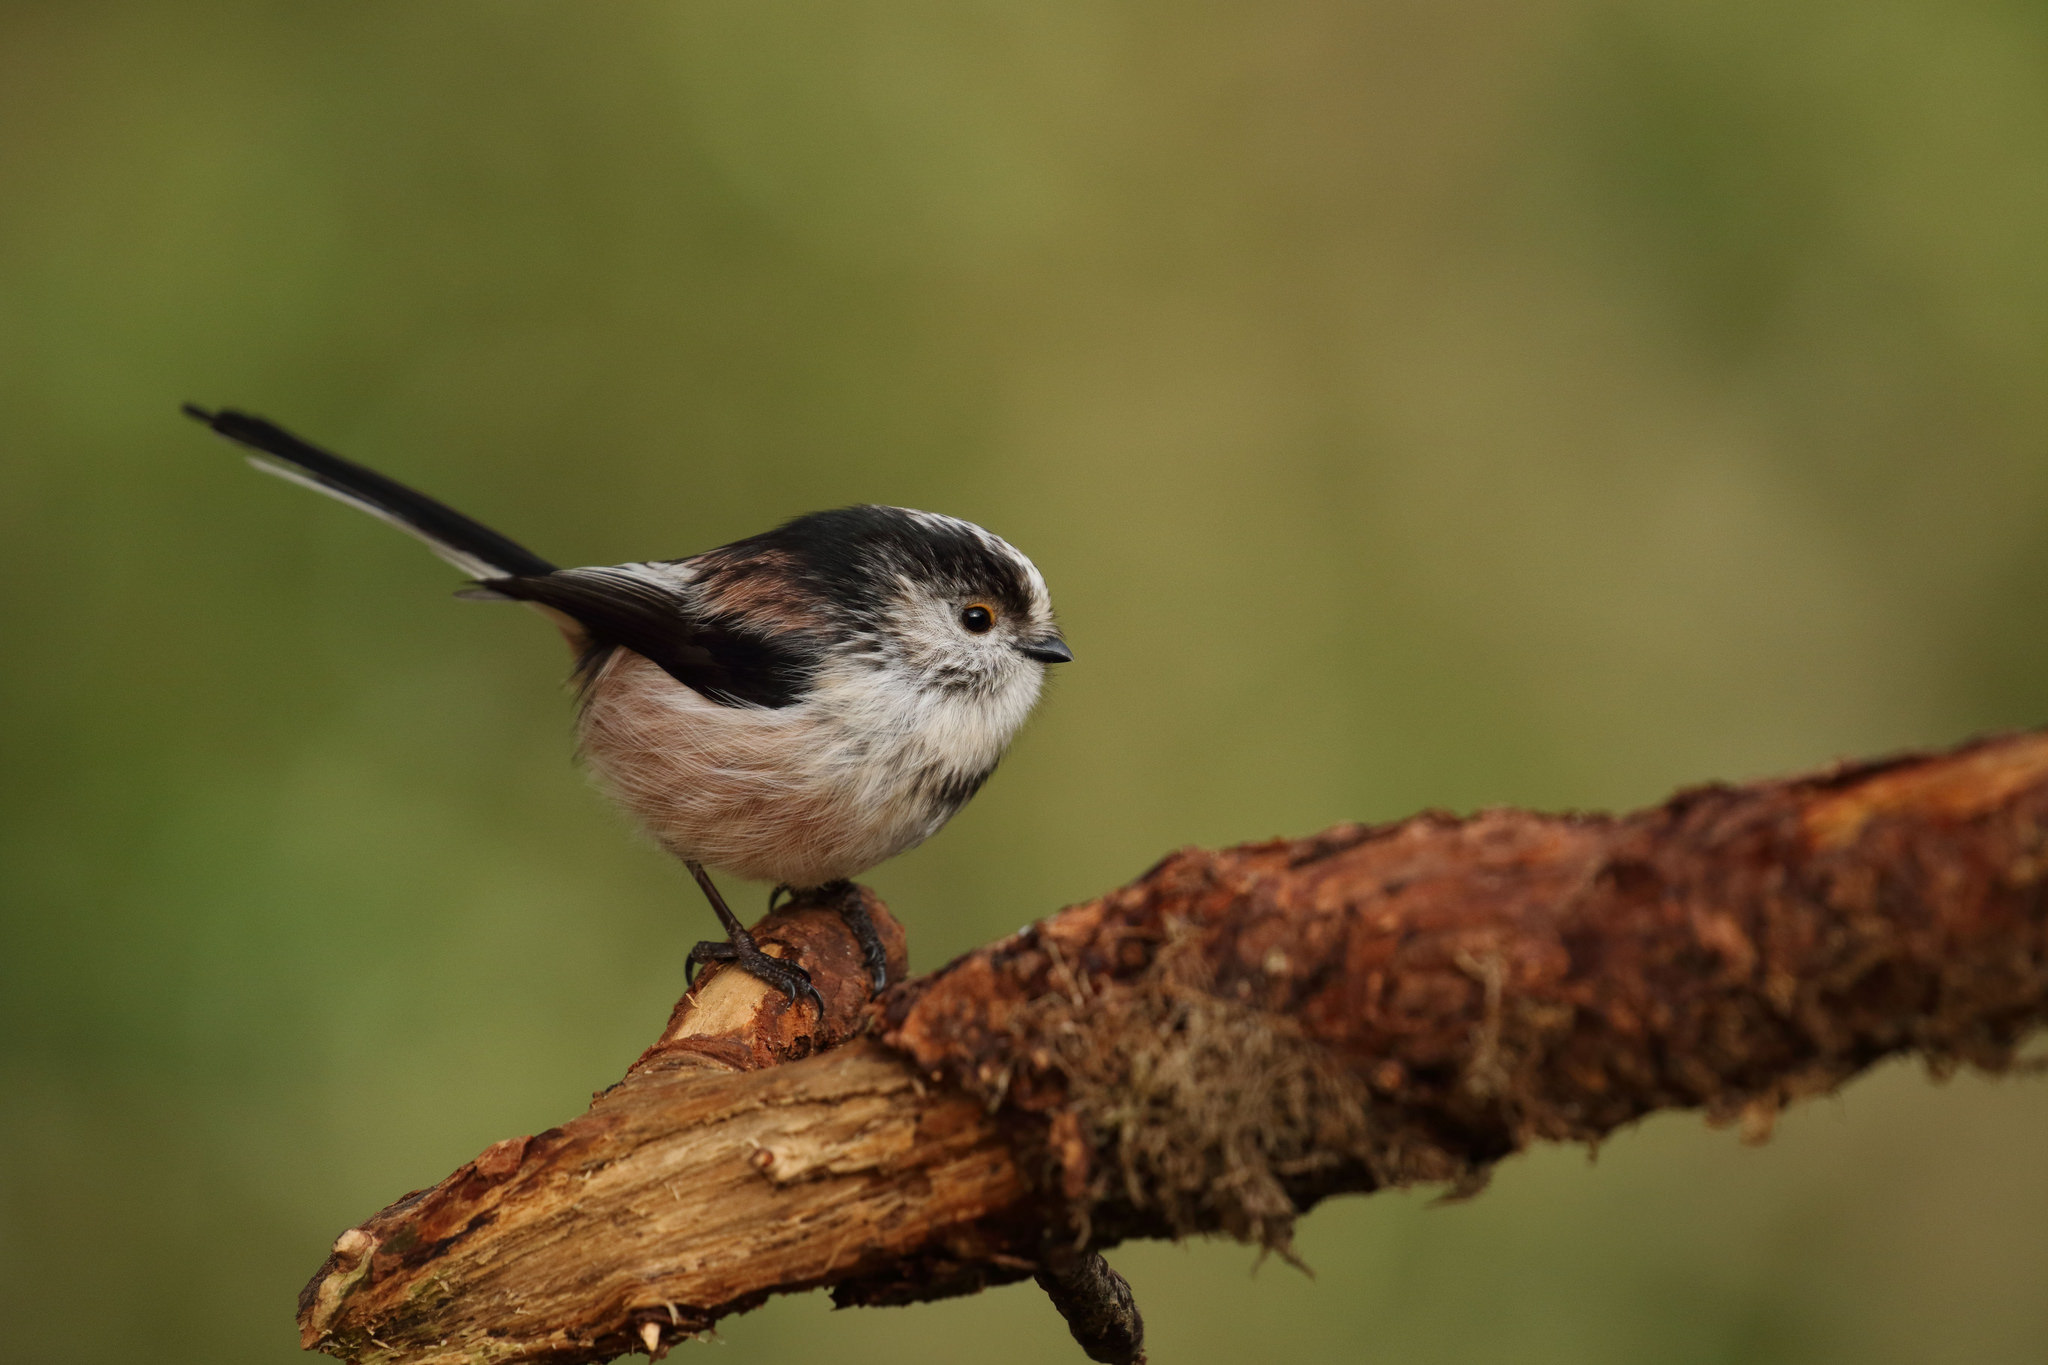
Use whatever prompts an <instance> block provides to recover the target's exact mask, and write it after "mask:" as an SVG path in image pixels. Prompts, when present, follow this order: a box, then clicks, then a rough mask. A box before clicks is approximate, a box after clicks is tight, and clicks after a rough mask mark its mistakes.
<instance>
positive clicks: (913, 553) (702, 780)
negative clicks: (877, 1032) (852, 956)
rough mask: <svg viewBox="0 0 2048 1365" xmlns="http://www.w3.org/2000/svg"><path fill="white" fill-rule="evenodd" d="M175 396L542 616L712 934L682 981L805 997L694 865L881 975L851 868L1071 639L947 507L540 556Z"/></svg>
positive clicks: (1065, 658)
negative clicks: (691, 548) (729, 974)
mask: <svg viewBox="0 0 2048 1365" xmlns="http://www.w3.org/2000/svg"><path fill="white" fill-rule="evenodd" d="M184 412H185V414H186V415H187V416H189V417H191V418H193V419H194V420H195V421H198V422H201V423H203V424H205V425H206V426H207V427H209V428H211V429H212V430H213V431H214V432H215V433H217V434H219V435H220V436H223V437H225V438H227V439H228V440H229V441H231V442H234V443H236V444H238V445H240V446H243V447H245V448H246V449H247V450H248V451H249V452H251V453H249V454H248V455H247V459H248V462H249V463H250V464H251V465H253V466H254V467H255V468H257V469H259V470H262V471H263V472H264V473H267V474H274V475H276V476H278V477H279V478H282V479H285V480H287V481H289V482H292V483H296V484H301V485H303V486H305V487H307V488H310V489H312V490H314V491H315V492H318V493H323V494H326V495H327V496H329V497H332V498H334V499H336V500H338V501H340V502H344V503H347V504H348V505H350V506H352V507H355V508H358V509H360V510H361V511H364V512H367V513H369V514H370V515H371V516H373V517H376V518H378V519H379V520H381V521H385V522H388V523H390V524H391V525H393V526H395V527H397V528H398V529H399V530H401V531H405V532H407V533H408V534H410V535H412V536H414V537H416V538H417V539H419V540H421V541H423V542H425V544H426V546H427V548H428V549H430V550H432V551H433V552H434V553H435V554H437V555H439V556H440V557H441V558H442V559H443V560H445V561H447V562H448V563H449V564H451V565H453V566H454V567H455V568H456V569H458V570H460V571H461V572H462V573H463V574H465V575H467V577H468V579H469V582H468V584H467V586H465V587H464V588H462V589H461V590H460V591H458V592H457V593H456V596H458V597H462V598H468V599H471V600H482V601H511V602H523V603H526V604H527V605H529V606H531V607H534V608H536V609H538V610H539V611H540V612H541V613H542V614H543V615H545V616H547V617H548V618H550V619H551V620H552V621H553V622H554V624H555V625H556V626H557V627H558V628H559V629H560V631H561V633H562V635H563V637H564V638H565V639H566V640H567V642H568V644H569V647H570V649H571V650H572V651H573V654H574V664H573V668H572V672H571V679H572V682H573V684H574V687H575V694H576V729H577V748H578V751H579V753H580V756H581V757H582V759H583V761H584V763H585V765H586V766H587V767H588V768H589V769H590V770H591V772H592V773H593V775H594V776H595V777H596V779H597V782H598V785H599V786H601V787H602V788H604V789H605V790H606V791H608V792H609V793H610V795H611V796H612V797H613V798H614V799H615V800H616V801H617V802H618V803H619V804H620V805H621V806H622V807H623V808H624V809H625V810H626V811H627V813H628V814H630V815H631V816H632V817H633V818H634V819H635V820H636V821H637V822H638V823H639V824H640V826H641V827H642V828H643V829H645V830H646V832H647V833H648V834H650V835H651V836H652V837H653V839H654V842H655V843H656V844H658V845H659V846H661V847H662V848H663V849H665V850H667V851H668V852H669V853H671V854H673V855H674V856H676V857H677V858H679V859H681V860H682V863H683V865H684V866H685V867H686V868H687V869H688V870H689V873H690V875H691V877H692V878H693V879H694V880H695V882H696V883H697V886H698V887H699V888H700V889H701V890H702V892H703V894H704V897H705V899H706V900H708V901H709V902H710V905H711V909H712V912H713V914H715V915H716V916H717V917H718V921H719V924H720V925H721V927H722V928H723V929H724V931H725V934H726V937H725V939H723V940H722V941H721V940H710V941H706V942H702V943H698V944H697V945H696V946H695V947H693V948H692V949H691V950H690V953H689V957H688V959H687V962H686V965H685V981H686V984H692V983H694V980H695V975H696V972H697V970H698V968H700V967H701V966H703V965H704V964H706V963H713V962H720V963H730V964H732V965H733V966H735V967H737V968H738V969H740V970H743V971H745V972H747V973H750V974H751V975H753V976H755V977H757V978H758V979H760V980H761V981H763V982H765V983H767V984H768V985H769V986H770V987H772V988H774V989H776V990H779V991H782V992H784V993H786V994H787V996H788V999H789V1003H790V1007H792V1008H793V1007H795V1005H796V1002H797V1001H798V999H799V997H807V998H809V999H810V1000H811V1001H812V1002H813V1003H814V1004H816V1005H817V1008H818V1011H819V1013H820V1015H822V1014H823V1012H824V1002H823V1000H822V998H821V997H820V996H819V994H818V991H817V988H816V987H815V986H814V985H813V984H812V982H811V979H810V975H809V973H807V972H806V971H805V970H804V969H803V968H802V967H801V966H799V965H798V964H796V963H794V962H787V961H784V960H783V959H781V958H777V957H773V956H770V955H769V954H767V953H765V952H763V951H762V949H761V947H760V945H759V944H758V943H757V942H756V941H755V939H754V937H753V936H752V935H751V934H750V933H748V931H747V929H746V926H745V925H743V924H742V923H741V922H740V920H739V918H738V917H737V916H736V915H734V914H733V912H732V910H731V908H730V907H728V906H727V904H726V902H725V898H724V896H723V895H722V894H720V892H719V889H718V886H717V884H716V882H715V881H714V880H713V879H712V876H711V873H712V872H713V871H717V872H721V873H730V874H732V875H735V876H738V877H742V878H748V879H753V880H758V881H765V882H770V883H773V884H774V885H775V886H776V888H777V889H776V893H775V895H779V894H780V893H781V892H783V891H785V890H787V891H790V892H796V893H806V894H807V895H810V896H814V897H815V898H816V899H817V900H818V901H820V902H821V903H827V904H834V905H836V906H837V908H838V909H839V912H840V914H841V915H842V916H843V917H844V918H845V919H846V922H847V924H848V926H849V928H850V929H851V930H852V931H853V934H854V937H855V938H856V940H857V941H858V942H859V944H860V946H861V951H862V957H863V963H864V966H865V967H866V969H867V972H868V977H869V984H870V985H871V986H872V988H873V989H874V991H875V992H876V993H880V992H881V991H882V990H883V989H884V988H885V987H886V985H887V984H888V968H887V962H886V956H885V954H884V952H883V947H882V942H881V939H880V937H879V935H878V934H877V933H876V931H875V926H874V924H873V921H872V920H871V919H870V917H869V916H868V913H867V910H866V906H865V902H864V900H863V899H862V898H861V896H860V895H859V894H858V893H857V892H856V891H855V890H854V888H853V885H852V880H851V879H852V878H853V877H855V876H857V875H858V874H860V873H862V872H864V871H866V870H867V869H869V868H871V867H873V866H875V865H876V864H878V863H881V862H883V861H885V860H887V859H889V858H892V857H894V856H895V855H896V854H898V853H902V852H904V851H905V850H907V849H910V848H913V847H915V846H916V845H918V844H920V843H922V842H924V840H926V839H928V838H930V837H931V836H932V835H933V834H936V833H937V832H938V831H939V829H940V827H941V826H943V825H944V824H945V823H946V822H947V821H948V820H950V819H951V818H952V817H953V816H954V815H955V814H956V813H957V812H958V811H959V810H960V808H961V807H962V806H964V805H966V804H967V802H968V800H969V799H970V798H972V797H973V796H974V794H975V793H976V792H978V791H979V790H980V789H981V787H982V784H983V783H984V782H986V781H987V780H988V778H989V775H990V774H991V773H993V772H994V771H995V768H996V764H997V762H998V761H999V760H1000V759H1001V758H1002V757H1003V755H1004V753H1005V751H1006V750H1007V749H1008V748H1009V745H1010V742H1011V740H1012V739H1013V738H1014V737H1015V736H1016V734H1017V731H1018V729H1019V728H1020V727H1021V726H1022V725H1023V723H1024V720H1025V718H1026V716H1028V715H1029V714H1030V712H1031V710H1032V708H1033V706H1034V705H1035V704H1036V703H1037V700H1038V697H1039V693H1040V690H1041V687H1042V685H1043V682H1044V677H1045V673H1046V670H1047V669H1048V668H1050V667H1052V666H1054V665H1056V664H1063V663H1069V662H1072V660H1073V657H1074V655H1073V652H1072V650H1071V649H1069V648H1068V645H1067V642H1066V638H1065V636H1064V635H1063V634H1062V632H1061V629H1060V626H1059V623H1058V621H1057V620H1056V619H1055V617H1054V615H1053V610H1052V599H1051V597H1050V595H1049V593H1048V592H1047V589H1046V585H1045V579H1044V577H1043V576H1042V575H1041V574H1040V573H1039V571H1038V569H1037V567H1036V566H1035V565H1034V564H1033V563H1032V562H1031V561H1030V559H1028V558H1026V557H1025V555H1024V554H1023V553H1022V552H1021V551H1019V550H1017V549H1016V548H1015V547H1013V546H1012V545H1011V544H1010V543H1009V542H1008V541H1006V540H1003V539H1002V538H1001V537H999V536H996V535H994V534H992V533H991V532H988V531H985V530H983V529H982V528H981V527H979V526H976V525H975V524H973V523H972V522H968V521H962V520H960V519H959V518H957V517H950V516H943V515H940V514H938V513H934V512H919V511H913V510H911V509H909V508H902V507H885V506H874V505H863V506H854V507H841V508H835V509H832V510H828V511H821V512H812V513H809V514H807V515H804V516H799V517H796V518H794V519H792V520H790V521H786V522H784V523H783V524H781V525H780V526H777V527H775V528H774V529H772V530H769V531H765V532H762V533H761V534H759V535H753V536H748V537H746V538H745V539H742V540H736V541H733V542H731V543H730V544H727V545H721V546H718V547H717V548H715V549H710V550H704V551H701V552H699V553H697V554H693V555H688V556H685V557H683V558H680V559H655V560H639V561H634V562H630V563H623V564H613V565H605V566H599V567H589V568H561V567H558V566H556V565H555V564H553V563H551V562H549V561H548V560H545V559H543V558H541V557H540V556H539V555H537V554H535V553H534V552H533V551H531V550H529V549H527V548H526V547H524V546H523V545H520V544H519V543H518V542H516V541H513V540H510V539H508V538H507V537H505V536H503V535H500V534H499V533H498V532H496V531H493V530H491V529H490V528H489V527H487V526H484V525H482V524H481V523H479V522H476V521H474V520H472V519H470V518H469V517H466V516H464V515H463V514H462V513H460V512H457V511H455V510H454V509H453V508H451V507H448V506H447V505H445V504H443V503H440V502H437V501H435V500H434V499H433V498H430V497H428V496H427V495H426V494H424V493H420V492H417V491H415V490H413V489H411V488H408V487H407V486H405V485H404V484H401V483H399V482H397V481H396V480H394V479H391V478H388V477H386V476H385V475H383V474H379V473H377V472H376V471H375V470H372V469H369V468H366V467H365V466H363V465H359V464H356V463H354V462H353V461H350V460H346V459H344V458H342V457H341V456H339V455H336V454H334V453H332V452H330V451H327V450H324V449H322V448H321V447H319V446H316V445H313V444H312V443H310V442H308V441H305V440H302V439H301V438H299V437H298V436H295V435H293V434H292V433H291V432H289V431H287V430H285V429H284V428H283V427H281V426H278V425H276V424H274V423H272V422H269V421H266V420H265V419H263V418H261V417H255V416H251V415H250V414H248V413H245V412H240V411H236V410H234V409H230V408H223V409H218V410H208V409H205V408H202V407H198V406H196V405H193V404H189V403H188V404H186V405H184ZM775 895H771V896H770V905H771V907H772V905H773V904H774V901H775Z"/></svg>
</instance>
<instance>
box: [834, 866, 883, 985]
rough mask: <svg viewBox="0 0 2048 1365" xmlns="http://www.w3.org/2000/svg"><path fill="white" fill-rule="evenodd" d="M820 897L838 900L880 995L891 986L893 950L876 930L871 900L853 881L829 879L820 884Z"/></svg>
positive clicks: (842, 913)
mask: <svg viewBox="0 0 2048 1365" xmlns="http://www.w3.org/2000/svg"><path fill="white" fill-rule="evenodd" d="M818 895H819V897H820V899H825V898H830V899H833V900H836V901H837V902H838V905H837V909H838V911H839V917H840V918H841V919H843V920H845V921H846V927H847V928H849V929H851V930H853V938H854V942H856V943H858V944H860V956H861V961H862V962H863V963H865V964H866V966H867V969H868V984H869V985H870V986H872V987H873V988H874V992H875V994H876V995H880V994H881V993H882V992H883V991H884V990H886V989H888V986H889V950H888V949H887V948H885V947H883V946H882V936H881V934H880V933H878V932H876V930H875V921H874V919H873V918H872V917H871V916H870V915H869V914H868V903H867V900H866V898H865V897H863V896H862V895H861V892H860V888H859V887H857V886H855V885H854V884H853V883H852V882H849V881H836V882H827V883H826V884H825V885H824V886H821V887H819V888H818Z"/></svg>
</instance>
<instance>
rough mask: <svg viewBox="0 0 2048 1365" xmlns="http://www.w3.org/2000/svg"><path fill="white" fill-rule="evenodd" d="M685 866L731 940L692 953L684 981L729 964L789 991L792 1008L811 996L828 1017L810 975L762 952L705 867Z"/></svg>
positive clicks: (705, 944)
mask: <svg viewBox="0 0 2048 1365" xmlns="http://www.w3.org/2000/svg"><path fill="white" fill-rule="evenodd" d="M683 866H684V867H687V868H689V869H690V875H691V876H692V877H695V878H696V879H697V886H698V887H699V889H701V890H702V891H703V892H704V899H706V900H708V901H710V902H711V913H712V914H714V915H717V916H718V922H719V924H721V925H723V926H724V928H725V932H726V934H727V936H728V937H729V939H730V942H726V943H719V942H717V941H716V940H707V941H705V942H703V943H700V944H698V945H697V946H696V947H694V948H692V949H690V956H689V959H688V961H687V962H686V963H685V965H684V969H683V970H684V980H685V981H687V982H692V983H694V980H695V977H696V975H697V967H698V965H699V964H701V963H705V962H730V963H732V964H733V965H734V966H735V967H738V968H739V969H740V970H741V971H743V972H745V973H746V974H747V975H749V976H752V977H756V978H758V979H760V980H762V981H765V982H767V983H768V984H769V985H771V986H773V987H775V989H777V990H779V991H786V992H787V993H788V994H789V1000H790V1003H791V1004H795V1003H796V998H797V994H798V992H802V993H803V994H805V995H808V996H809V997H811V1002H812V1003H813V1004H815V1005H816V1006H817V1007H818V1013H819V1015H820V1016H822V1015H823V1014H824V1013H825V1001H824V998H823V997H822V996H820V995H819V994H818V988H817V987H816V986H813V985H812V984H811V974H810V973H809V972H807V971H805V970H804V969H803V968H801V967H799V966H797V965H796V964H795V963H794V962H784V961H783V960H782V959H781V958H779V957H770V956H768V954H766V953H764V952H762V951H761V946H760V945H759V944H758V943H755V942H754V936H753V935H752V934H750V933H748V932H747V926H746V925H744V924H741V923H740V920H739V916H737V915H735V914H733V912H732V910H731V909H730V908H729V907H728V906H727V905H726V903H725V897H723V896H721V895H719V894H718V888H717V886H715V885H713V884H712V881H711V874H710V873H708V872H706V871H705V870H704V865H703V864H702V863H695V862H689V861H685V862H684V863H683Z"/></svg>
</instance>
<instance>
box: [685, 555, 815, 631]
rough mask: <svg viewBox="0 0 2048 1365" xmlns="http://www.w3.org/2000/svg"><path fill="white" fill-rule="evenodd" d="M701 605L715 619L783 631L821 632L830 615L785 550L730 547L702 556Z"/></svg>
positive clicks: (698, 565)
mask: <svg viewBox="0 0 2048 1365" xmlns="http://www.w3.org/2000/svg"><path fill="white" fill-rule="evenodd" d="M690 567H691V568H692V569H694V570H695V571H696V587H697V593H698V601H699V602H701V603H702V604H703V606H704V608H705V610H707V611H708V612H710V613H713V614H716V615H728V614H729V615H733V616H738V617H743V618H745V619H746V620H748V621H750V622H759V623H760V624H762V625H764V626H771V627H779V628H781V629H784V630H817V629H820V628H822V627H823V626H824V624H825V614H824V611H823V610H822V604H821V603H820V602H819V601H818V598H817V595H816V594H815V593H813V592H811V591H810V590H809V589H808V588H807V587H806V586H805V585H804V582H803V577H802V573H801V571H800V569H799V567H798V565H797V561H796V558H795V556H793V555H791V554H789V553H788V552H787V551H785V550H764V549H759V548H755V547H751V546H749V547H747V548H745V549H741V548H739V547H736V546H735V547H728V548H726V549H720V550H711V551H708V552H706V553H704V554H701V555H698V556H697V557H696V558H695V559H694V560H692V561H691V562H690Z"/></svg>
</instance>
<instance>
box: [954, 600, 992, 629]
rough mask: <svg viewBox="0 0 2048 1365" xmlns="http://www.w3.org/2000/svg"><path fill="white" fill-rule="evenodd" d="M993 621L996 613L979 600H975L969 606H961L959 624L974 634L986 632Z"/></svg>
mask: <svg viewBox="0 0 2048 1365" xmlns="http://www.w3.org/2000/svg"><path fill="white" fill-rule="evenodd" d="M995 623H996V614H995V613H994V612H992V611H990V610H989V609H988V608H987V607H984V606H983V605H981V603H979V602H976V603H975V604H974V605H973V606H971V607H966V608H963V609H962V610H961V612H960V624H961V625H963V626H965V627H966V628H967V629H968V630H971V631H973V632H974V633H975V634H976V635H986V634H988V631H989V627H991V626H993V625H994V624H995Z"/></svg>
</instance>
